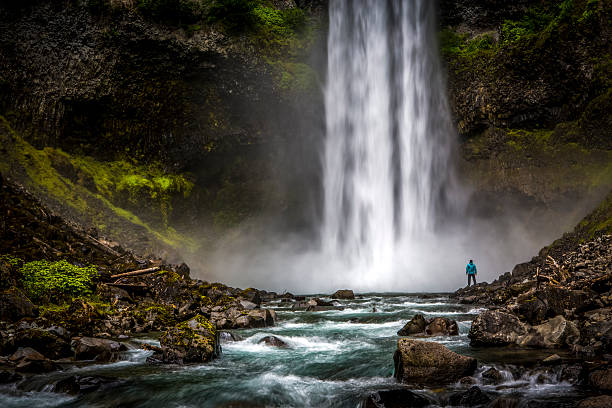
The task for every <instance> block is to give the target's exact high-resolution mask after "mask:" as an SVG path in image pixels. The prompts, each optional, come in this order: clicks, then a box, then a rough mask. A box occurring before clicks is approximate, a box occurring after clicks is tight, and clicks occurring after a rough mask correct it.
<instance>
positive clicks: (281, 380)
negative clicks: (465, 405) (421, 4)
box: [0, 295, 576, 408]
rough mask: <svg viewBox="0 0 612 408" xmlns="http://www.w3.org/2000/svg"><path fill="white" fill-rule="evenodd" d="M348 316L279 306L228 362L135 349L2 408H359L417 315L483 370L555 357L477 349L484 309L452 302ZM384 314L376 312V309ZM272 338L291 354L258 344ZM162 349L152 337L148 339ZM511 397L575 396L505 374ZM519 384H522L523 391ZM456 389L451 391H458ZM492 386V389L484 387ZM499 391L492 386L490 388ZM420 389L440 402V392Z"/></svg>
mask: <svg viewBox="0 0 612 408" xmlns="http://www.w3.org/2000/svg"><path fill="white" fill-rule="evenodd" d="M341 303H342V304H343V305H344V306H345V310H342V311H325V312H305V311H292V310H291V309H289V308H286V307H282V306H281V304H280V303H271V304H268V305H266V307H272V308H274V309H276V310H277V313H278V317H279V321H278V325H277V326H275V327H270V328H263V329H251V330H240V331H236V332H235V333H236V334H238V335H239V336H241V337H242V339H243V340H241V341H237V342H223V344H222V348H223V353H222V356H221V358H219V359H217V360H215V361H214V362H212V363H209V364H204V365H194V366H184V367H181V366H150V365H147V364H146V362H145V360H146V357H147V356H148V355H150V353H151V352H149V351H143V350H138V349H134V350H131V351H129V352H127V353H126V355H125V356H124V360H123V361H120V362H116V363H112V364H107V365H97V366H90V367H84V368H78V369H76V368H75V369H71V370H67V371H64V372H59V373H53V374H51V375H44V376H43V375H41V376H38V377H35V378H33V379H31V380H30V381H29V382H28V384H27V385H22V386H20V387H19V388H20V389H17V388H16V387H15V386H4V387H3V388H0V406H2V407H32V406H36V407H163V408H173V407H176V408H179V407H290V406H291V407H357V406H358V405H359V403H360V401H361V400H362V399H363V398H364V397H365V396H367V395H368V394H370V393H371V392H373V391H376V390H380V389H388V388H392V387H395V386H397V384H396V382H395V380H394V379H393V377H392V375H393V352H394V351H395V348H396V343H397V339H398V337H397V335H396V332H397V331H398V330H399V329H400V328H401V327H402V326H403V324H405V323H406V322H407V321H408V320H409V319H410V318H411V317H412V316H413V315H414V314H416V313H423V314H424V315H425V316H426V317H435V316H445V317H449V318H452V319H454V320H456V321H457V322H458V324H459V329H460V335H459V336H455V337H435V338H431V339H428V340H431V341H437V342H439V343H442V344H445V345H446V346H448V347H449V348H450V349H452V350H454V351H457V352H460V353H463V354H471V355H474V356H475V357H477V358H478V359H479V362H480V363H481V368H480V371H482V370H484V369H485V368H488V367H489V366H491V365H496V366H497V367H499V368H500V369H502V370H504V367H505V366H504V364H507V363H517V362H518V360H519V359H524V360H525V362H529V361H530V360H537V359H540V358H542V357H546V356H547V355H549V354H550V352H548V353H544V354H541V355H538V354H537V353H527V354H525V353H516V354H508V353H509V352H508V351H507V350H506V351H502V352H499V353H495V352H493V351H491V350H474V349H471V348H470V347H469V345H468V338H467V332H468V331H469V327H470V324H471V321H472V319H473V318H474V316H475V315H476V314H477V313H478V312H479V311H480V310H479V309H477V308H474V307H472V306H466V305H458V304H453V303H452V302H450V301H449V299H448V298H446V297H444V296H437V297H433V298H427V299H422V298H420V297H419V296H417V295H365V296H363V297H362V298H360V299H355V300H352V301H341ZM373 308H376V311H373ZM268 335H274V336H277V337H278V338H280V339H282V340H284V341H285V342H286V343H287V344H288V345H289V348H285V349H279V348H273V347H269V346H266V345H263V344H258V341H259V340H260V339H261V338H263V337H264V336H268ZM147 341H149V342H152V343H155V340H154V339H149V340H147ZM503 372H504V375H506V376H507V377H508V378H507V384H506V385H507V386H508V388H507V390H503V391H495V392H502V393H512V395H514V394H516V393H519V394H520V395H529V394H530V393H532V394H533V395H534V398H536V397H537V398H546V397H547V395H550V396H551V398H553V397H554V398H557V399H559V398H561V399H563V398H564V396H566V397H567V398H571V397H572V396H573V395H574V394H575V393H576V391H575V390H574V389H573V387H571V386H570V385H569V384H565V383H563V382H560V381H559V380H558V378H556V377H555V376H554V375H552V376H550V378H548V379H547V378H544V379H542V378H541V376H540V377H539V378H538V380H537V381H536V380H534V375H526V376H524V378H518V379H517V378H513V377H512V375H511V374H510V373H509V372H508V371H507V370H506V371H503ZM74 374H79V375H83V376H84V375H103V376H107V377H112V378H115V379H117V380H116V381H115V382H114V383H112V384H111V385H109V386H106V387H102V388H101V389H99V390H97V391H94V392H92V393H89V394H86V395H83V396H79V397H71V396H67V395H64V394H56V393H52V392H49V391H50V390H51V389H52V386H51V385H49V384H52V383H54V382H56V381H57V380H59V379H62V378H65V377H68V376H70V375H74ZM516 386H520V388H519V389H518V390H520V391H517V388H516ZM452 388H453V387H451V389H452ZM483 388H484V389H487V387H483ZM489 388H490V389H489V390H490V391H494V388H493V387H489ZM420 392H424V393H429V394H430V395H432V396H433V395H434V394H435V393H434V392H433V391H429V390H421V391H420Z"/></svg>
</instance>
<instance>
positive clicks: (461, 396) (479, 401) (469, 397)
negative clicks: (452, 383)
mask: <svg viewBox="0 0 612 408" xmlns="http://www.w3.org/2000/svg"><path fill="white" fill-rule="evenodd" d="M448 402H449V404H450V405H453V406H463V407H478V406H483V405H485V404H488V403H489V402H491V398H490V397H489V396H488V395H487V394H485V393H484V392H482V390H481V389H480V388H478V387H477V386H473V387H471V388H470V389H469V390H467V391H464V392H459V393H456V394H453V395H451V396H450V398H449V399H448Z"/></svg>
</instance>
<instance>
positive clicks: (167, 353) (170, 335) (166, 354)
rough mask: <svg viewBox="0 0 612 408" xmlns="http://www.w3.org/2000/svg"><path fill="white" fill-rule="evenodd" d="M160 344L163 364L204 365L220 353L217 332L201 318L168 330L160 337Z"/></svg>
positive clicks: (195, 318) (198, 317)
mask: <svg viewBox="0 0 612 408" xmlns="http://www.w3.org/2000/svg"><path fill="white" fill-rule="evenodd" d="M160 344H161V347H162V356H161V360H162V361H163V362H165V363H177V364H183V363H204V362H208V361H210V360H212V359H213V358H215V357H217V356H218V355H219V354H220V352H221V348H220V346H219V335H218V332H217V330H216V329H215V327H214V326H213V325H212V324H211V323H210V322H209V321H208V320H207V319H206V318H204V317H202V316H196V317H194V318H193V319H190V320H188V321H186V322H183V323H179V324H177V325H176V326H174V327H173V328H171V329H169V330H168V331H166V332H165V333H164V334H163V335H162V336H161V338H160Z"/></svg>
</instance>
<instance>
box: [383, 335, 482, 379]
mask: <svg viewBox="0 0 612 408" xmlns="http://www.w3.org/2000/svg"><path fill="white" fill-rule="evenodd" d="M393 360H394V362H395V374H394V376H395V378H397V379H398V380H399V381H400V382H402V383H405V384H419V385H440V384H448V383H451V382H455V381H458V380H459V379H460V378H462V377H465V376H470V375H472V374H473V373H474V371H475V370H476V365H477V363H476V359H474V358H472V357H465V356H462V355H459V354H457V353H454V352H452V351H450V350H449V349H448V348H446V347H444V346H442V345H441V344H437V343H432V342H424V341H418V340H412V339H407V338H403V339H399V340H398V342H397V350H396V351H395V354H394V355H393Z"/></svg>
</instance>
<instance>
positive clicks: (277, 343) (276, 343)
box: [257, 336, 289, 348]
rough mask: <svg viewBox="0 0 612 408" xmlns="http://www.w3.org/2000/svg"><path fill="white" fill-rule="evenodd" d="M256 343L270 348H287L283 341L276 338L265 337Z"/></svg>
mask: <svg viewBox="0 0 612 408" xmlns="http://www.w3.org/2000/svg"><path fill="white" fill-rule="evenodd" d="M257 343H259V344H262V343H263V344H265V345H267V346H271V347H278V348H289V345H288V344H287V343H285V342H284V341H283V340H281V339H279V338H278V337H276V336H266V337H264V338H263V339H261V340H259V341H258V342H257Z"/></svg>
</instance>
